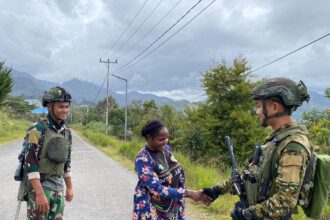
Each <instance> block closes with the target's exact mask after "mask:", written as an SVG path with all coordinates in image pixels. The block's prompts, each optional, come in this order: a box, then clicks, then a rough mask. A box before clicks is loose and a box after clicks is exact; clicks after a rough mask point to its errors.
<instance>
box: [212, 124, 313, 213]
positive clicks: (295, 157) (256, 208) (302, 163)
mask: <svg viewBox="0 0 330 220" xmlns="http://www.w3.org/2000/svg"><path fill="white" fill-rule="evenodd" d="M291 126H292V127H298V126H296V125H290V126H289V128H290V127H291ZM285 129H288V127H282V128H280V129H279V130H277V131H275V132H273V134H272V135H270V136H269V137H267V139H266V142H265V144H264V145H267V144H268V145H271V143H270V142H272V141H273V138H274V137H276V136H277V135H278V134H281V133H283V132H284V130H285ZM299 129H300V127H299ZM302 132H303V133H305V134H306V135H307V133H306V132H307V131H306V130H304V131H302ZM264 145H263V146H264ZM275 155H276V154H274V157H275ZM272 159H273V158H272ZM293 161H294V162H293ZM308 161H309V153H308V152H307V151H306V148H305V146H303V145H302V144H301V143H299V142H295V141H291V142H288V143H286V144H285V146H284V148H283V150H282V151H280V152H278V155H276V158H275V160H274V162H275V169H274V175H273V180H272V181H271V184H272V187H271V188H272V190H270V191H271V192H270V193H269V194H268V196H267V197H266V199H263V200H261V201H258V202H257V203H256V204H253V205H251V206H250V207H249V209H250V210H251V211H252V212H253V214H254V216H255V217H256V218H260V219H281V218H283V217H285V216H286V215H288V214H290V213H292V212H293V211H294V210H295V208H296V207H297V202H298V198H299V193H300V189H301V185H302V181H303V178H304V174H305V170H306V168H307V164H308ZM259 171H260V172H265V171H264V170H259ZM218 188H219V189H220V191H221V194H224V193H233V188H232V185H231V181H230V180H229V181H226V182H223V183H220V184H219V185H218ZM257 192H259V193H260V190H257ZM256 197H258V196H256Z"/></svg>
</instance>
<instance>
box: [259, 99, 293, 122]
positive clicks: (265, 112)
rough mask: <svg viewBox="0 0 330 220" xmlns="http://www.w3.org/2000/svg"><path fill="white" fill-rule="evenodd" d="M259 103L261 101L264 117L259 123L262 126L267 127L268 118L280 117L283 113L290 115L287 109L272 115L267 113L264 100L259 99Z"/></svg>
mask: <svg viewBox="0 0 330 220" xmlns="http://www.w3.org/2000/svg"><path fill="white" fill-rule="evenodd" d="M261 103H262V113H263V114H264V116H265V117H264V119H263V120H262V123H261V125H262V126H263V127H267V125H268V124H267V122H268V120H269V119H273V118H279V117H282V116H284V115H290V112H289V111H284V112H277V113H275V114H273V115H268V111H267V106H266V100H264V99H262V100H261Z"/></svg>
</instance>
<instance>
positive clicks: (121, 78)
mask: <svg viewBox="0 0 330 220" xmlns="http://www.w3.org/2000/svg"><path fill="white" fill-rule="evenodd" d="M112 76H114V77H116V78H118V79H120V80H123V81H125V83H126V89H125V141H126V140H127V83H128V81H127V79H125V78H123V77H120V76H117V75H114V74H112Z"/></svg>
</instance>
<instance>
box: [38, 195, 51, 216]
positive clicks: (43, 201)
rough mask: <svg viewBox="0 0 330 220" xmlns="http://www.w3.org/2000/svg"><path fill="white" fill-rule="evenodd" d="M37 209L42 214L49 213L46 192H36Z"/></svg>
mask: <svg viewBox="0 0 330 220" xmlns="http://www.w3.org/2000/svg"><path fill="white" fill-rule="evenodd" d="M36 211H37V212H39V213H40V214H47V213H48V211H49V204H48V200H47V198H46V196H45V194H44V192H39V193H36Z"/></svg>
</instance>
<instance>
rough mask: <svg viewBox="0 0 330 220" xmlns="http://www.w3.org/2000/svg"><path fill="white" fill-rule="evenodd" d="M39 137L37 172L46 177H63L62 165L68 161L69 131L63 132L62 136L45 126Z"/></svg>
mask: <svg viewBox="0 0 330 220" xmlns="http://www.w3.org/2000/svg"><path fill="white" fill-rule="evenodd" d="M43 133H44V134H42V135H41V141H42V143H41V152H40V154H39V172H40V173H41V174H44V175H46V176H53V175H57V176H63V175H64V164H65V162H67V160H68V154H69V147H70V145H71V142H70V140H69V134H70V131H69V130H68V129H65V130H64V136H63V135H62V134H59V133H57V132H56V131H54V130H51V129H49V128H48V124H47V125H45V130H44V132H43Z"/></svg>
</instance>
